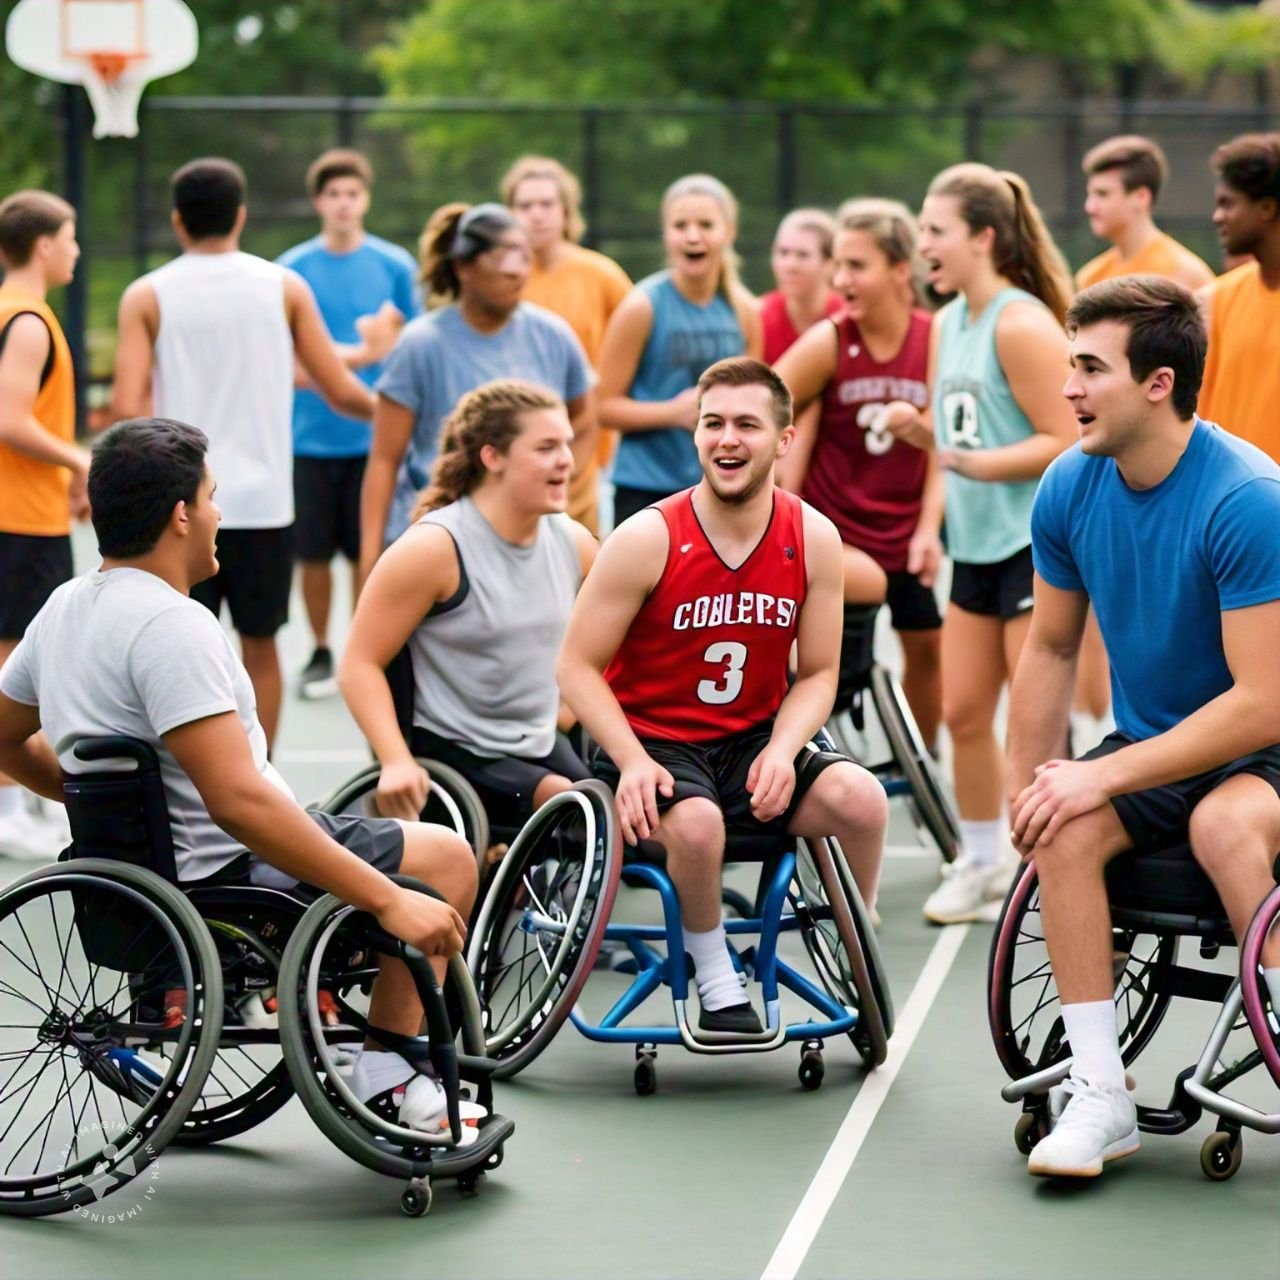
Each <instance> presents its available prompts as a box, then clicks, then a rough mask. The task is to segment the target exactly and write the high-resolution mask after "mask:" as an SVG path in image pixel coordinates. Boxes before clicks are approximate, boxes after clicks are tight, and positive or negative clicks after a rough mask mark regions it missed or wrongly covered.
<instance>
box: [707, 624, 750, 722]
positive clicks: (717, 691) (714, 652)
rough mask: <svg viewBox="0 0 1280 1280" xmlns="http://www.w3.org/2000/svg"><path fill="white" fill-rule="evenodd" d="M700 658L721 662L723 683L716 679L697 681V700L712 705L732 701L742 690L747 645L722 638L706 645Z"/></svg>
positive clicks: (717, 705)
mask: <svg viewBox="0 0 1280 1280" xmlns="http://www.w3.org/2000/svg"><path fill="white" fill-rule="evenodd" d="M702 659H703V661H704V662H723V663H725V664H726V666H725V669H724V671H723V672H722V673H721V676H720V679H721V680H723V681H724V683H723V684H721V683H720V682H719V681H717V680H699V681H698V698H699V700H700V701H702V702H706V703H709V704H710V705H711V706H713V707H721V706H724V704H725V703H726V702H732V701H733V700H734V698H736V697H737V696H738V694H739V693H741V692H742V668H743V667H744V666H745V665H746V662H747V646H746V645H745V644H738V643H737V642H736V641H734V640H724V641H722V642H721V643H720V644H712V645H708V646H707V651H706V653H704V654H703V655H702Z"/></svg>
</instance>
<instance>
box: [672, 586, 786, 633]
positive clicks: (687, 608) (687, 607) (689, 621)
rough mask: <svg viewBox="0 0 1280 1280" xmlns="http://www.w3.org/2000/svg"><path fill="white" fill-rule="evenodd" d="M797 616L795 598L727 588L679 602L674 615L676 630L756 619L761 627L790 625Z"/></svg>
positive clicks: (700, 628) (754, 620)
mask: <svg viewBox="0 0 1280 1280" xmlns="http://www.w3.org/2000/svg"><path fill="white" fill-rule="evenodd" d="M795 616H796V602H795V601H794V600H792V599H790V598H789V597H787V596H771V595H769V593H768V592H766V591H738V592H725V593H723V594H720V595H714V596H698V597H697V599H695V600H684V601H681V603H680V604H678V605H676V607H675V611H674V613H673V614H672V616H671V628H672V630H673V631H689V630H693V631H701V630H702V629H703V628H705V627H720V626H725V625H732V624H735V623H736V624H739V625H741V624H744V623H754V624H755V625H757V626H761V627H789V626H790V625H791V624H792V622H793V621H795Z"/></svg>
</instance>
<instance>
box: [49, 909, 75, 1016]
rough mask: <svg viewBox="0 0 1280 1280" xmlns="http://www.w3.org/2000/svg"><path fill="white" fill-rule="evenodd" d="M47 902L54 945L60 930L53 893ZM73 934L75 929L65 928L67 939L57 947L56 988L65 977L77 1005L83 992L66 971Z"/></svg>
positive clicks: (58, 937)
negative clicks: (54, 907)
mask: <svg viewBox="0 0 1280 1280" xmlns="http://www.w3.org/2000/svg"><path fill="white" fill-rule="evenodd" d="M45 901H46V902H47V903H48V904H49V923H50V924H52V925H53V938H54V943H55V945H56V944H58V943H59V942H61V939H62V931H61V930H60V929H59V927H58V914H57V912H56V911H54V909H53V894H49V895H48V897H46V898H45ZM74 936H75V929H74V928H70V929H68V930H67V940H66V942H65V943H64V944H62V945H61V946H59V947H58V990H59V991H61V990H62V980H63V979H64V978H65V979H66V980H67V981H68V982H70V983H71V989H72V990H73V991H74V992H75V996H76V1004H77V1006H79V1005H82V1004H84V993H83V992H82V991H81V990H80V988H79V987H77V986H76V984H75V982H74V980H73V979H72V978H71V975H70V974H69V973H68V971H67V953H68V952H69V951H70V950H71V939H72V938H73V937H74Z"/></svg>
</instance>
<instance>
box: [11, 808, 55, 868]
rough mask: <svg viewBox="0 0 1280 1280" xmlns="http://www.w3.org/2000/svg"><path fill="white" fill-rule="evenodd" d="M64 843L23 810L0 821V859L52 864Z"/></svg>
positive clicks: (51, 827) (46, 823)
mask: <svg viewBox="0 0 1280 1280" xmlns="http://www.w3.org/2000/svg"><path fill="white" fill-rule="evenodd" d="M67 843H68V842H67V841H66V840H63V839H61V836H60V833H59V831H58V829H57V828H56V827H54V826H52V825H50V824H49V823H48V822H45V821H43V820H42V819H40V818H38V817H36V815H35V814H34V813H28V812H27V810H26V809H19V810H18V811H17V812H16V813H9V814H6V815H5V816H4V817H3V818H0V856H3V857H6V858H25V859H28V860H30V861H33V862H53V861H54V859H55V858H57V856H58V854H60V853H61V852H62V850H63V849H64V848H65V847H66V845H67Z"/></svg>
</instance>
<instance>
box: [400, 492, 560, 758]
mask: <svg viewBox="0 0 1280 1280" xmlns="http://www.w3.org/2000/svg"><path fill="white" fill-rule="evenodd" d="M418 523H419V524H437V525H440V526H441V528H443V529H445V530H446V531H447V532H448V533H449V535H450V537H452V538H453V543H454V546H455V547H456V548H457V552H458V566H459V568H460V570H461V582H460V585H459V588H458V591H457V592H456V593H455V594H454V595H453V596H452V597H451V598H450V599H448V600H444V601H441V602H440V603H439V604H438V605H436V606H435V608H434V609H432V611H431V612H430V613H429V614H427V616H426V617H425V618H424V619H423V620H422V622H421V623H419V625H418V627H417V629H416V630H415V631H414V633H413V634H412V635H411V636H410V637H409V648H410V652H411V653H412V655H413V722H414V724H415V725H418V726H420V727H421V728H424V729H428V730H430V731H431V732H432V733H435V734H439V735H440V737H442V738H448V739H449V740H450V741H451V742H456V743H458V745H459V746H462V747H465V748H466V749H467V750H468V751H472V752H474V753H475V754H476V755H480V756H520V757H524V758H526V759H536V758H540V757H542V756H546V755H550V754H551V748H552V747H553V746H554V745H555V733H556V714H557V712H558V711H559V707H560V692H559V689H558V688H557V686H556V657H557V655H558V654H559V652H560V642H561V640H562V639H563V638H564V631H565V627H566V625H567V624H568V621H569V612H570V610H571V609H572V608H573V601H574V597H575V596H576V595H577V593H578V587H579V585H580V584H581V582H582V562H581V560H580V559H579V556H578V546H577V542H576V540H575V539H574V535H573V530H572V522H571V521H570V519H569V517H568V516H566V515H559V514H557V515H548V516H543V517H542V519H541V520H540V522H539V524H538V536H537V538H536V539H535V540H534V541H533V543H531V544H530V545H529V546H527V547H520V546H516V545H515V544H514V543H511V542H507V541H506V539H504V538H501V537H499V536H498V534H497V533H496V532H494V529H493V526H492V525H491V524H490V523H489V522H488V521H487V520H486V519H485V518H484V516H483V515H481V514H480V512H479V510H478V509H477V508H476V505H475V503H474V502H472V501H471V499H470V498H460V499H459V500H458V501H457V502H451V503H450V504H449V505H448V506H447V507H441V508H440V509H439V510H438V511H431V512H428V513H427V514H426V515H425V516H423V517H422V519H421V520H419V521H418Z"/></svg>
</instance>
